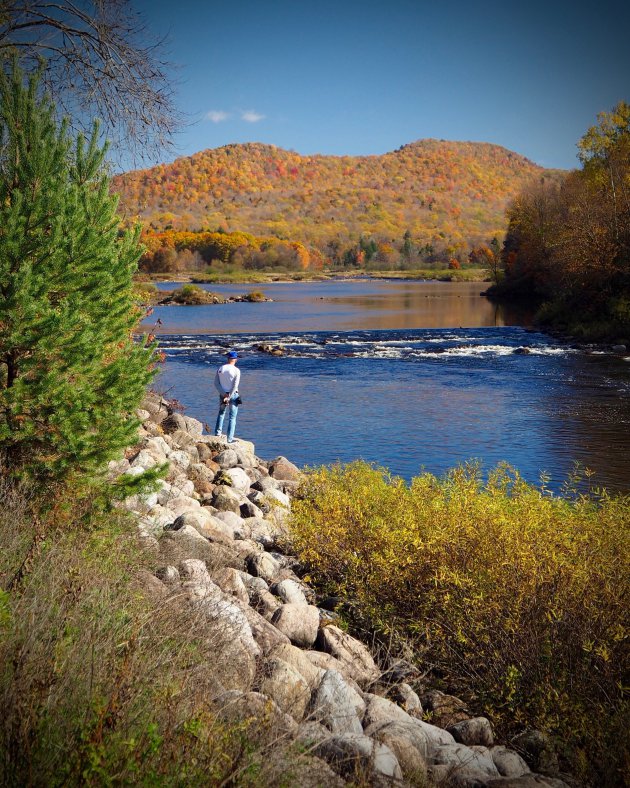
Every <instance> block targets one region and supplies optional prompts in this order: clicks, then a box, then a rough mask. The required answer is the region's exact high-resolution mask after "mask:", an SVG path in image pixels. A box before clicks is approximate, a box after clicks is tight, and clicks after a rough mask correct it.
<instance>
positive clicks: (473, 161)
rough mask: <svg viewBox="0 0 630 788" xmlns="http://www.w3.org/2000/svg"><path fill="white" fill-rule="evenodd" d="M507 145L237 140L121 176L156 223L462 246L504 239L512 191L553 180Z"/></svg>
mask: <svg viewBox="0 0 630 788" xmlns="http://www.w3.org/2000/svg"><path fill="white" fill-rule="evenodd" d="M559 172H560V171H558V170H549V169H546V168H544V167H541V166H540V165H537V164H535V163H534V162H532V161H530V160H529V159H527V158H526V157H525V156H522V155H521V154H519V153H516V152H514V151H511V150H509V149H508V148H505V147H503V146H500V145H495V144H493V143H487V142H459V141H447V140H436V139H420V140H415V141H413V142H410V143H406V144H404V145H402V146H401V147H400V148H398V149H396V150H394V151H390V152H387V153H383V154H369V155H364V156H350V155H334V156H333V155H327V154H307V155H303V154H299V153H296V152H295V151H291V150H286V149H284V148H280V147H278V146H275V145H271V144H268V143H230V144H228V145H224V146H221V147H219V148H208V149H206V150H203V151H198V152H197V153H194V154H192V155H191V156H182V157H179V158H177V159H175V160H174V161H173V162H171V163H170V164H160V165H157V166H156V167H152V168H148V169H143V170H135V171H131V172H128V173H125V174H123V175H118V176H116V177H115V178H114V189H115V190H116V191H118V192H119V193H120V198H121V202H120V205H121V209H122V211H123V214H124V215H125V217H126V218H127V220H129V221H131V220H135V219H139V220H141V221H143V222H144V223H145V224H146V225H148V227H149V229H150V230H153V231H159V230H164V229H175V230H201V229H204V230H217V229H220V230H222V231H228V232H232V231H244V232H249V233H253V234H255V235H260V236H275V237H278V238H282V239H287V240H288V239H291V240H296V241H301V242H302V243H306V244H308V245H311V246H313V247H316V248H319V249H322V250H325V249H327V248H328V247H330V245H331V244H332V245H335V244H337V245H342V246H343V245H348V244H352V243H356V242H357V241H358V240H359V238H361V237H364V238H365V237H369V238H374V239H375V240H377V241H379V242H382V243H394V244H395V243H397V242H399V241H401V240H402V238H403V236H404V234H405V233H408V235H409V236H410V237H412V238H413V241H414V244H417V245H423V244H424V245H426V246H431V247H435V246H436V245H437V246H438V247H444V249H445V250H446V249H447V248H448V249H449V250H450V251H451V252H457V251H462V250H464V249H465V248H467V247H470V246H471V245H473V244H474V243H479V242H481V241H483V240H487V239H488V238H491V237H492V236H495V235H499V236H501V235H502V234H503V232H504V231H505V208H506V207H507V204H508V202H509V200H510V199H511V198H512V197H514V196H516V194H517V193H518V192H519V191H520V190H521V189H522V188H523V187H524V186H525V185H526V183H527V182H529V181H531V180H533V179H534V178H536V177H541V176H545V177H550V178H554V177H557V174H558V173H559Z"/></svg>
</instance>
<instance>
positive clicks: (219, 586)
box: [110, 395, 566, 788]
mask: <svg viewBox="0 0 630 788" xmlns="http://www.w3.org/2000/svg"><path fill="white" fill-rule="evenodd" d="M139 415H140V416H141V417H142V419H143V426H142V428H141V430H140V443H139V444H138V445H137V446H136V447H134V448H133V449H130V450H129V451H128V452H127V459H125V460H123V461H120V462H117V463H111V464H110V474H111V476H112V478H116V477H117V476H118V475H119V474H121V473H132V474H139V473H142V471H143V470H145V469H150V468H153V467H155V466H157V465H160V464H163V463H165V464H168V473H167V476H166V479H165V480H164V481H162V482H160V484H159V488H158V489H157V490H156V491H155V492H154V493H151V494H148V495H145V496H135V497H133V498H132V499H128V500H127V501H126V502H125V508H127V509H128V510H129V511H131V512H133V513H134V516H136V517H137V518H138V529H139V534H140V538H141V540H142V542H143V545H144V548H145V550H147V551H149V552H150V554H151V555H152V556H154V566H155V569H154V571H153V575H152V578H151V580H150V583H149V581H147V582H148V583H149V585H150V587H151V588H152V592H153V593H155V594H156V595H159V596H162V597H163V598H164V599H168V598H169V597H171V596H172V597H181V596H182V595H184V597H185V598H186V599H187V600H188V604H190V605H192V606H193V607H198V608H202V609H203V610H204V611H206V614H207V615H209V616H211V617H212V618H213V619H214V620H215V621H217V622H220V623H221V626H223V627H225V628H227V629H228V630H229V638H228V639H229V641H230V643H231V651H230V658H229V659H230V661H229V664H230V666H231V678H230V679H227V680H226V678H225V676H224V678H223V681H224V683H225V682H226V681H227V684H228V685H229V689H227V687H226V688H225V691H224V692H222V693H218V694H217V696H216V697H215V698H213V699H212V702H213V703H215V704H218V705H221V704H226V703H229V704H230V705H232V706H233V707H234V709H238V714H241V715H243V716H244V717H247V716H250V715H253V716H260V715H261V714H262V713H263V709H264V710H265V711H264V713H265V715H266V717H267V719H269V720H270V721H271V724H272V725H274V726H276V727H277V729H278V732H282V733H283V735H284V736H289V737H290V738H291V739H292V740H294V741H295V742H298V743H300V744H301V745H302V746H303V747H305V748H306V750H307V752H309V753H310V754H311V755H312V756H313V757H314V760H313V764H314V765H313V768H314V769H315V770H316V772H317V774H318V775H319V778H320V779H323V778H324V775H325V773H326V769H330V770H331V771H330V773H329V777H328V778H327V782H328V781H330V782H331V784H333V785H336V784H339V785H341V784H344V780H345V779H351V778H352V776H353V775H355V776H356V774H357V770H359V771H361V772H362V773H363V775H364V779H366V780H367V782H368V784H375V782H377V781H379V780H383V779H385V780H394V781H398V782H400V783H401V784H403V785H420V784H425V782H424V781H426V780H428V781H429V784H437V783H439V784H440V785H444V786H447V785H448V786H450V785H452V786H464V785H467V786H471V785H473V784H474V785H475V786H501V785H506V786H508V785H509V786H513V785H516V784H518V786H519V788H521V787H522V788H526V787H527V786H550V788H551V786H553V788H561V787H564V786H565V785H566V784H565V783H564V782H563V781H562V780H561V779H559V777H558V762H557V759H556V757H555V754H554V753H553V748H552V747H551V744H550V742H549V740H548V739H547V737H545V736H543V735H542V734H538V733H536V734H534V733H532V732H523V735H522V736H521V737H517V738H516V739H515V740H514V741H513V746H514V747H515V748H516V749H512V748H510V747H506V746H504V745H502V744H498V743H496V742H495V738H494V733H493V730H492V725H491V724H490V722H489V720H487V719H486V718H483V717H479V716H475V715H474V713H473V711H472V710H470V709H469V708H468V707H467V706H466V704H465V703H464V702H463V701H461V700H459V699H457V698H455V697H452V696H449V695H447V694H444V693H443V692H441V691H438V690H437V689H435V688H432V687H430V686H428V685H427V684H426V682H425V680H423V679H421V678H420V676H421V672H422V671H421V668H420V666H415V665H413V664H412V663H409V662H408V661H406V660H404V659H402V658H401V656H400V655H398V654H394V653H390V654H385V653H383V652H382V651H380V650H378V649H377V652H376V653H370V649H369V647H368V646H367V645H366V644H365V643H363V642H361V640H359V639H357V638H356V637H353V636H351V635H349V634H348V632H347V631H345V628H346V624H345V623H344V621H343V618H340V616H339V614H338V613H337V612H335V610H334V607H335V604H334V602H333V603H332V605H331V603H330V600H328V601H327V600H326V599H323V598H321V597H320V596H319V595H318V593H317V592H316V591H315V589H314V587H313V586H312V585H310V584H309V583H308V582H307V581H306V578H305V577H304V571H305V568H304V567H302V566H301V565H300V564H299V562H298V561H297V560H296V558H295V556H294V555H293V554H292V550H291V535H290V511H291V507H292V499H293V497H294V495H295V493H296V491H297V489H298V487H299V484H300V481H301V479H302V473H301V471H300V470H299V469H298V468H297V467H296V466H295V465H293V464H292V463H291V462H290V461H288V460H287V459H286V458H284V457H276V458H275V459H274V460H271V461H264V460H261V459H260V458H259V457H257V456H256V454H255V448H254V446H253V444H251V443H249V442H248V441H245V440H237V441H236V442H235V444H233V445H231V446H228V445H227V444H226V443H225V439H223V438H215V437H213V436H210V435H206V434H204V433H203V425H202V424H201V422H199V421H197V420H195V419H192V418H189V417H186V416H183V415H181V414H180V413H177V412H174V411H173V410H172V408H171V407H170V405H169V404H168V403H167V402H166V401H165V400H163V399H161V398H160V397H158V396H156V395H150V396H149V397H148V398H147V400H146V401H145V403H144V405H143V409H142V410H141V411H139ZM427 716H428V717H429V719H430V720H431V721H430V722H427V721H426V718H427ZM517 750H518V752H517ZM532 769H533V770H538V771H541V772H542V771H544V772H546V776H542V775H541V774H535V773H533V771H532ZM514 780H518V783H516V782H514Z"/></svg>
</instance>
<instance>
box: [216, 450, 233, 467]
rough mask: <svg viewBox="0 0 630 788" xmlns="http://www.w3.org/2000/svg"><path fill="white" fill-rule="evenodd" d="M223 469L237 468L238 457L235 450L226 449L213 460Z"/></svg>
mask: <svg viewBox="0 0 630 788" xmlns="http://www.w3.org/2000/svg"><path fill="white" fill-rule="evenodd" d="M213 459H214V461H215V462H217V463H218V464H219V465H220V466H221V468H223V469H224V470H227V469H228V468H235V467H236V466H237V465H238V456H237V454H236V452H235V451H234V449H224V450H223V451H222V452H219V454H217V455H216V457H214V458H213Z"/></svg>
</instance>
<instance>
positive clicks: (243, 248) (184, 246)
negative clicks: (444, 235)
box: [140, 230, 500, 273]
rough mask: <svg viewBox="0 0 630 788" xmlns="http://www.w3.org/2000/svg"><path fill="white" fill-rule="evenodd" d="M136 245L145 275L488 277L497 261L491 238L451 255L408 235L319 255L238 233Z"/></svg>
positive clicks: (180, 235)
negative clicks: (440, 273) (462, 272)
mask: <svg viewBox="0 0 630 788" xmlns="http://www.w3.org/2000/svg"><path fill="white" fill-rule="evenodd" d="M142 240H143V242H144V245H145V247H146V251H145V253H144V255H143V257H142V259H141V260H140V268H141V270H143V271H145V272H147V273H178V272H194V271H204V272H208V273H221V272H223V271H225V270H227V269H232V270H234V269H236V270H251V271H261V270H267V271H269V270H282V271H302V270H311V271H317V270H321V269H322V268H324V267H333V268H346V269H361V270H363V269H365V270H379V271H383V270H386V271H387V270H416V269H418V268H423V267H428V268H450V269H459V268H461V267H466V266H467V265H470V266H473V267H475V268H486V269H489V270H490V271H491V272H492V271H494V270H495V269H496V268H497V267H498V264H499V259H500V243H499V241H498V240H497V238H496V237H495V238H493V239H492V240H491V241H489V242H488V243H487V244H479V245H477V246H474V247H472V249H471V250H470V251H467V252H464V251H461V250H460V252H458V253H455V252H454V251H453V250H452V249H449V248H447V246H446V245H444V244H436V245H433V244H420V242H419V241H418V239H415V238H413V237H412V235H411V233H410V232H408V231H407V232H406V233H405V234H404V235H403V236H402V238H401V239H400V241H399V242H397V243H387V242H384V241H377V240H375V239H374V238H360V239H359V241H358V242H355V243H351V244H347V245H342V243H341V242H340V241H331V242H330V243H329V244H328V246H327V248H326V250H325V252H322V251H320V250H319V249H316V248H313V247H306V246H305V245H304V244H302V243H300V242H299V241H286V240H282V239H280V238H273V237H266V238H260V237H257V236H255V235H251V234H250V233H243V232H234V233H226V232H211V231H196V232H189V231H182V230H165V231H163V232H152V231H151V230H145V232H144V234H143V237H142Z"/></svg>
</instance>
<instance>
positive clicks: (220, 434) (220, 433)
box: [214, 432, 223, 438]
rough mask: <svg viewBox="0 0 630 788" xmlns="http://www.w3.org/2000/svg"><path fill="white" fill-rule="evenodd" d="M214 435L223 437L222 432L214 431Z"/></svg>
mask: <svg viewBox="0 0 630 788" xmlns="http://www.w3.org/2000/svg"><path fill="white" fill-rule="evenodd" d="M214 437H215V438H222V437H223V433H222V432H215V433H214Z"/></svg>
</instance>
